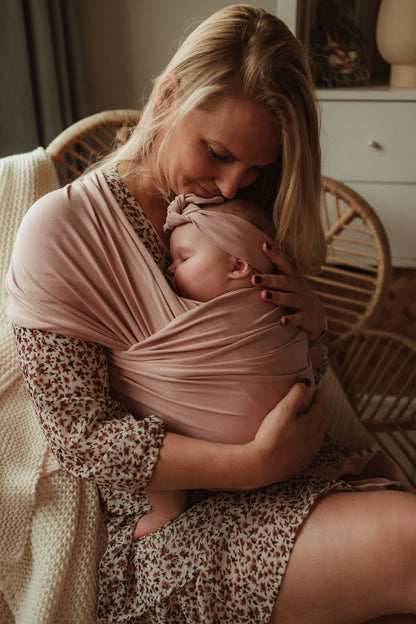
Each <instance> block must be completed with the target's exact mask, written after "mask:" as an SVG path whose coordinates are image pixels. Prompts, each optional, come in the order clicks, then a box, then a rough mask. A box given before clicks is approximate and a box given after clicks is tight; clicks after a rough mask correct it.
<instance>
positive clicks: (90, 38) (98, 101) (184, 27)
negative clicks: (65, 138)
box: [73, 0, 277, 114]
mask: <svg viewBox="0 0 416 624" xmlns="http://www.w3.org/2000/svg"><path fill="white" fill-rule="evenodd" d="M73 1H74V2H76V3H77V4H78V10H79V13H80V17H81V41H82V48H83V52H84V58H85V73H86V78H87V85H88V86H87V89H88V90H87V105H88V114H92V113H95V112H98V111H101V110H106V109H114V108H140V107H141V104H142V102H143V99H144V98H145V97H146V95H148V93H149V91H150V89H151V85H152V77H153V76H155V75H157V74H158V73H159V72H160V71H161V70H162V69H163V68H164V66H165V65H166V64H167V62H168V61H169V59H170V58H171V56H172V55H173V53H174V52H175V50H176V48H177V46H178V44H179V43H180V41H181V40H182V39H183V38H184V36H185V35H186V34H187V33H189V32H190V31H191V30H193V28H195V26H196V25H197V24H198V23H199V22H200V21H202V20H203V19H205V18H206V17H208V15H210V14H211V13H213V12H215V11H217V10H218V9H221V8H223V7H225V6H227V5H229V4H232V2H230V1H228V2H227V1H226V0H225V1H224V0H175V1H173V0H73ZM250 4H252V5H253V6H259V7H263V8H265V9H266V10H268V11H270V12H272V13H275V12H276V5H277V3H276V0H250Z"/></svg>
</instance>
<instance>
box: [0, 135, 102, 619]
mask: <svg viewBox="0 0 416 624" xmlns="http://www.w3.org/2000/svg"><path fill="white" fill-rule="evenodd" d="M58 187H59V183H58V178H57V175H56V171H55V168H54V165H53V162H52V160H51V157H50V156H49V154H48V153H47V152H46V151H45V150H44V149H43V148H41V147H39V148H37V149H36V150H34V151H33V152H29V153H25V154H18V155H15V156H9V157H7V158H3V159H0V240H1V241H2V254H1V256H0V279H1V283H0V285H1V288H0V414H1V423H2V435H1V436H0V458H1V460H0V591H1V592H2V594H0V621H1V622H2V624H9V623H10V624H12V623H14V624H55V623H56V624H58V622H59V624H80V623H81V622H82V623H83V624H84V623H85V624H89V623H91V624H93V623H94V622H95V621H96V618H95V612H96V595H97V580H96V579H97V567H98V561H99V557H100V556H101V553H102V551H103V549H104V546H105V545H104V536H105V530H104V526H103V522H102V518H101V515H100V508H99V500H98V494H97V490H96V487H95V485H94V484H92V483H89V482H86V481H81V480H78V479H75V478H74V477H71V476H69V475H67V474H65V473H63V471H62V470H61V469H60V468H59V466H58V464H57V462H56V461H55V460H54V458H53V456H52V454H51V453H50V451H49V450H48V447H47V444H46V441H45V439H44V437H43V434H42V432H41V429H40V426H39V424H38V421H37V417H36V414H35V412H34V409H33V406H32V402H31V400H30V398H29V394H28V392H27V390H26V387H25V384H24V382H23V378H22V376H21V373H20V368H19V363H18V360H17V355H16V347H15V342H14V336H13V331H12V327H11V324H10V322H9V321H8V319H7V317H6V301H7V293H6V291H5V288H4V281H5V276H6V272H7V269H8V266H9V264H10V258H11V254H12V248H13V243H14V240H15V237H16V233H17V230H18V228H19V224H20V222H21V220H22V218H23V217H24V214H25V213H26V211H27V210H28V208H29V207H30V206H31V205H32V204H33V203H34V202H35V201H36V200H37V199H38V198H39V197H41V196H42V195H44V194H46V193H48V192H49V191H51V190H53V189H56V188H58Z"/></svg>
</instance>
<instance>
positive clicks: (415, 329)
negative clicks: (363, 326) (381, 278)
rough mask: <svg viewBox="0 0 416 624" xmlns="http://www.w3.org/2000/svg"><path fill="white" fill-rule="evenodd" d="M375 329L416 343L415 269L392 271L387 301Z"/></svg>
mask: <svg viewBox="0 0 416 624" xmlns="http://www.w3.org/2000/svg"><path fill="white" fill-rule="evenodd" d="M376 327H377V328H378V329H384V330H386V331H391V332H395V333H398V334H401V335H404V336H407V337H409V338H412V339H413V340H414V341H415V342H416V269H393V279H392V284H391V288H390V293H389V296H388V300H387V303H386V306H385V308H384V310H383V311H382V312H381V314H380V317H379V319H378V321H377V323H376Z"/></svg>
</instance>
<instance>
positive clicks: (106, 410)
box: [15, 327, 165, 491]
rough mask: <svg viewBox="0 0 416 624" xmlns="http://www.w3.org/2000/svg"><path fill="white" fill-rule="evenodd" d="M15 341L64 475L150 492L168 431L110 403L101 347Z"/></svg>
mask: <svg viewBox="0 0 416 624" xmlns="http://www.w3.org/2000/svg"><path fill="white" fill-rule="evenodd" d="M15 336H16V342H17V349H18V356H19V360H20V364H21V367H22V372H23V376H24V378H25V380H26V383H27V386H28V388H29V392H30V394H31V397H32V400H33V403H34V406H35V409H36V412H37V414H38V417H39V420H40V424H41V426H42V429H43V431H44V433H45V436H46V438H47V440H48V443H49V446H50V448H51V450H52V452H53V454H54V455H55V457H56V458H57V460H58V461H59V463H60V464H61V466H62V467H63V468H64V470H66V471H67V472H69V473H71V474H72V475H74V476H76V477H81V478H84V479H91V480H93V481H95V482H96V483H97V484H99V485H106V486H110V487H112V488H116V489H121V490H129V491H137V490H138V489H141V488H144V487H146V485H147V483H148V481H149V479H150V477H151V475H152V472H153V468H154V465H155V463H156V461H157V459H158V456H159V451H160V447H161V446H162V443H163V439H164V436H165V427H164V425H163V422H162V421H161V420H160V419H157V418H146V419H143V420H141V421H137V420H136V419H135V418H134V416H133V415H132V414H130V413H129V412H128V410H127V409H126V408H124V407H123V406H122V405H121V404H120V403H119V402H117V401H115V400H113V399H112V398H111V396H110V394H109V382H108V369H107V361H106V357H105V354H104V350H103V348H102V347H101V346H100V345H97V344H95V343H89V342H85V341H82V340H78V339H75V338H67V337H64V336H60V335H57V334H54V333H51V332H44V331H40V330H32V329H24V328H21V327H15Z"/></svg>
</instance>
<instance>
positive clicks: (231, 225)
mask: <svg viewBox="0 0 416 624" xmlns="http://www.w3.org/2000/svg"><path fill="white" fill-rule="evenodd" d="M223 202H224V198H223V197H221V196H216V197H212V198H210V199H207V198H205V197H198V196H197V195H192V194H186V195H183V194H182V195H177V196H176V197H175V199H174V200H173V201H172V202H171V203H170V204H169V206H168V210H167V217H166V222H165V225H164V226H163V229H164V231H165V232H166V231H167V230H173V229H175V227H177V226H178V225H183V224H184V223H193V224H194V225H195V226H196V227H197V228H198V230H199V231H200V232H201V234H202V235H203V236H205V238H207V239H208V240H210V241H211V243H213V244H214V245H216V246H217V247H219V248H220V249H223V250H224V251H226V252H227V253H229V254H231V255H233V256H236V257H237V258H241V259H242V260H245V261H246V262H248V263H249V264H250V265H251V266H252V267H253V268H255V269H256V270H257V271H259V273H273V269H274V265H273V263H272V262H271V261H270V260H269V259H268V257H267V256H266V254H265V253H264V252H263V249H262V246H263V243H268V244H269V245H271V246H273V244H274V241H273V239H272V238H270V236H268V235H267V234H265V233H264V232H262V231H261V230H259V228H257V227H256V226H255V225H252V224H251V223H249V222H248V221H246V220H245V219H242V218H241V217H237V216H236V215H233V214H226V213H222V212H217V211H215V210H204V209H203V208H200V205H204V204H219V203H223Z"/></svg>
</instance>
